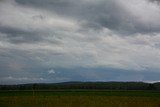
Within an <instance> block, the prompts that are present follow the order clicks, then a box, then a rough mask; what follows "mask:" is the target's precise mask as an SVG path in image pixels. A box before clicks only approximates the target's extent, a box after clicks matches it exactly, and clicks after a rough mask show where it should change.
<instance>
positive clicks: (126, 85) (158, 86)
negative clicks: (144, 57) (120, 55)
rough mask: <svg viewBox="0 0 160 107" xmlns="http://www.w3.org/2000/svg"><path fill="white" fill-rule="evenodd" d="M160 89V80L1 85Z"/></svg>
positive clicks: (4, 87)
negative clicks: (150, 81)
mask: <svg viewBox="0 0 160 107" xmlns="http://www.w3.org/2000/svg"><path fill="white" fill-rule="evenodd" d="M63 89H71V90H72V89H73V90H75V89H77V90H79V89H80V90H88V89H89V90H96V89H98V90H160V82H158V83H144V82H63V83H34V84H19V85H0V90H63Z"/></svg>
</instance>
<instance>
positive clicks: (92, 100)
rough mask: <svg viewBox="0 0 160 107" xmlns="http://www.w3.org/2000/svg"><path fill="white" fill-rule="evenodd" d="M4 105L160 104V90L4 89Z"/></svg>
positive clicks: (0, 100)
mask: <svg viewBox="0 0 160 107" xmlns="http://www.w3.org/2000/svg"><path fill="white" fill-rule="evenodd" d="M0 107H160V91H105V90H103V91H102V90H101V91H100V90H92V91H91V90H90V91H89V90H77V91H75V90H59V91H34V92H33V91H0Z"/></svg>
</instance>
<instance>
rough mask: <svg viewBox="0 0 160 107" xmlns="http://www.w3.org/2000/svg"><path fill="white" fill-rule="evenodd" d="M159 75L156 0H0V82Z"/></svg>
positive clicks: (158, 9) (159, 18) (152, 78)
mask: <svg viewBox="0 0 160 107" xmlns="http://www.w3.org/2000/svg"><path fill="white" fill-rule="evenodd" d="M159 75H160V2H159V0H0V84H19V83H33V82H34V83H48V82H63V81H147V82H154V81H160V76H159Z"/></svg>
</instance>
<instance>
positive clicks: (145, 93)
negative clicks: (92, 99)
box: [0, 90, 160, 97]
mask: <svg viewBox="0 0 160 107" xmlns="http://www.w3.org/2000/svg"><path fill="white" fill-rule="evenodd" d="M32 95H35V96H53V95H72V96H77V95H87V96H88V95H93V96H141V97H145V96H146V97H149V96H150V97H151V96H153V97H160V91H111V90H59V91H57V90H53V91H45V90H43V91H18V90H17V91H0V96H32Z"/></svg>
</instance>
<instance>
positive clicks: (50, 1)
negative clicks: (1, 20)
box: [16, 0, 160, 35]
mask: <svg viewBox="0 0 160 107" xmlns="http://www.w3.org/2000/svg"><path fill="white" fill-rule="evenodd" d="M16 2H17V3H19V4H21V5H23V6H30V7H34V8H36V7H37V8H40V9H46V10H48V11H50V12H53V13H54V12H56V13H57V14H59V15H62V16H65V17H69V18H74V19H76V20H78V21H79V22H80V23H81V25H82V26H83V27H85V29H87V28H94V29H101V28H105V27H106V28H109V29H111V30H114V31H115V32H118V33H121V34H127V35H128V34H134V33H153V32H159V31H160V27H158V25H155V24H152V23H141V22H139V21H138V18H137V17H136V16H133V15H132V14H131V13H130V12H129V11H128V10H126V9H125V8H123V6H122V5H121V4H120V3H119V2H117V1H115V0H99V1H98V0H93V1H90V0H88V1H87V0H86V1H85V0H79V1H75V0H67V1H66V0H60V1H59V0H45V1H43V0H41V1H39V0H34V1H33V0H16ZM126 5H127V4H126ZM137 12H138V11H137ZM135 13H136V11H135ZM144 17H145V16H144Z"/></svg>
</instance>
